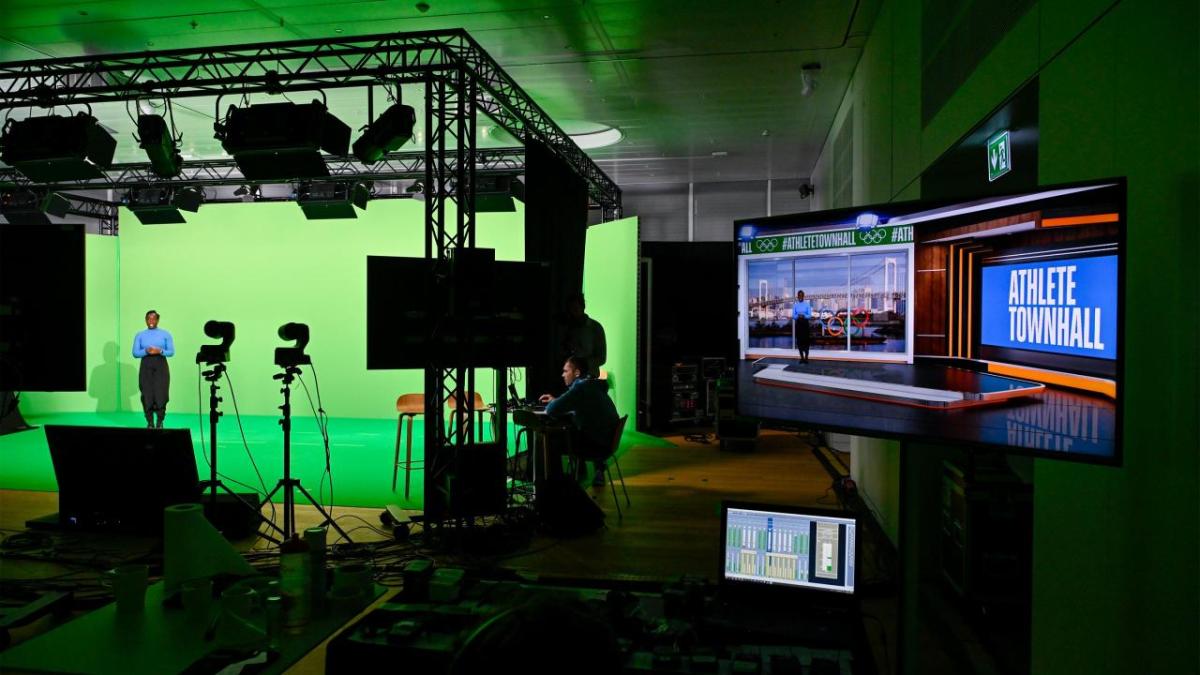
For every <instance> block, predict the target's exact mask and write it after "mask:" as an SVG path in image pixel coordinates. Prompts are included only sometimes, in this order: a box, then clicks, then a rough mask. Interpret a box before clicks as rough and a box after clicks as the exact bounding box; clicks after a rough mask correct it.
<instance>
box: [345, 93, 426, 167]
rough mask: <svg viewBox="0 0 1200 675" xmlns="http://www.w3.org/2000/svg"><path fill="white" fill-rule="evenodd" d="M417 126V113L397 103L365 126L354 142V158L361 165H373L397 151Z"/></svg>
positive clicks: (409, 107) (410, 136)
mask: <svg viewBox="0 0 1200 675" xmlns="http://www.w3.org/2000/svg"><path fill="white" fill-rule="evenodd" d="M416 124H417V111H416V110H413V107H412V106H410V105H404V104H403V103H397V104H395V105H393V106H392V107H390V108H388V109H387V110H385V111H383V114H382V115H380V116H379V117H378V118H376V119H375V121H374V122H371V123H370V124H368V125H367V128H366V131H364V132H363V135H362V136H360V137H359V138H358V140H357V141H354V156H355V157H357V158H358V161H360V162H362V163H363V164H374V163H375V162H378V161H379V160H381V159H383V156H384V155H386V154H387V153H389V152H393V151H395V150H398V149H399V148H400V146H402V145H404V144H405V143H407V142H408V141H409V139H411V138H412V135H413V127H415V126H416Z"/></svg>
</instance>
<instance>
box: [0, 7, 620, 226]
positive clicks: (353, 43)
mask: <svg viewBox="0 0 1200 675" xmlns="http://www.w3.org/2000/svg"><path fill="white" fill-rule="evenodd" d="M456 72H465V73H466V77H467V79H468V80H469V81H471V82H472V83H473V93H472V97H473V98H474V100H475V108H476V109H477V110H478V111H480V112H482V113H483V114H485V115H488V116H489V117H491V118H492V119H494V120H495V121H496V123H497V124H499V125H500V126H501V127H503V128H504V129H505V130H506V131H508V132H509V133H511V134H513V136H514V137H516V138H519V139H521V140H523V141H528V140H536V141H538V142H540V143H542V144H544V145H546V146H547V147H549V148H550V149H551V150H552V151H554V152H555V153H556V154H558V155H559V156H560V157H562V158H563V159H564V160H565V161H567V162H568V163H569V164H570V166H572V167H573V168H574V170H575V171H576V172H578V173H579V174H580V175H581V176H582V177H583V178H584V179H585V180H586V181H587V184H588V190H589V193H590V195H591V199H592V201H593V202H594V203H595V204H596V205H597V206H599V207H600V208H601V209H602V210H603V212H604V218H605V220H608V219H610V218H616V217H619V216H620V211H621V190H620V188H618V187H617V185H616V184H615V183H613V182H612V180H611V179H610V178H608V176H607V175H605V174H604V172H603V171H601V170H600V168H599V167H598V166H596V164H595V163H594V162H593V161H592V160H591V158H590V157H588V156H587V154H586V153H584V152H583V151H582V150H581V149H580V148H579V146H577V145H576V144H575V142H574V141H573V140H571V138H570V137H569V136H568V135H567V134H566V133H565V132H564V131H563V130H562V129H561V128H560V127H559V126H558V125H557V124H556V123H555V122H554V121H553V120H552V119H550V117H549V115H547V114H546V112H545V111H544V110H542V108H541V107H540V106H538V105H537V103H535V102H534V101H533V99H532V98H530V97H529V95H528V94H526V93H525V91H524V90H523V89H521V87H520V86H518V85H517V84H516V82H515V81H514V80H513V79H512V78H511V77H510V76H509V75H508V74H507V73H505V72H504V70H503V69H502V68H501V67H500V66H499V64H498V63H496V61H495V60H494V59H493V58H492V57H491V56H490V55H489V54H487V52H485V51H484V50H483V49H482V48H481V47H480V46H479V44H478V43H477V42H475V40H474V39H473V38H472V37H471V36H470V35H468V34H467V33H466V31H463V30H445V31H429V32H421V33H393V34H386V35H370V36H363V37H356V38H338V39H312V40H296V41H291V42H276V43H265V44H250V45H237V46H231V47H218V48H198V49H178V50H166V51H153V52H135V53H125V54H112V55H97V56H83V57H68V58H57V59H39V60H34V61H18V62H11V63H0V109H8V108H18V107H26V106H32V105H38V106H42V107H50V106H54V105H64V104H91V103H98V102H105V101H131V100H137V99H140V98H166V99H174V98H187V97H195V96H214V95H216V96H219V95H230V94H253V93H260V92H267V93H282V92H291V91H305V90H309V91H311V90H315V89H334V88H342V87H368V86H371V85H373V84H378V83H379V82H381V81H382V82H423V81H426V80H427V79H429V78H430V77H431V76H439V77H451V78H453V77H457V76H456V75H454V73H456Z"/></svg>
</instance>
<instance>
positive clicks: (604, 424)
mask: <svg viewBox="0 0 1200 675" xmlns="http://www.w3.org/2000/svg"><path fill="white" fill-rule="evenodd" d="M590 369H591V366H590V365H589V364H588V361H587V359H586V358H584V357H582V356H569V357H567V360H566V362H565V363H563V371H562V378H563V383H564V384H566V385H567V391H566V392H564V393H563V394H562V395H561V396H557V397H555V396H551V395H550V394H543V395H542V397H541V398H540V399H538V400H539V401H541V402H542V403H545V404H546V414H547V415H550V416H551V417H559V418H564V419H569V420H570V421H571V445H572V447H573V448H574V450H575V453H576V454H582V455H607V454H608V451H609V450H610V449H611V448H612V442H613V432H614V431H615V429H616V427H617V421H618V416H617V406H615V405H613V402H612V399H611V398H609V397H608V383H606V382H604V381H603V380H598V379H596V378H594V377H592V374H591V370H590ZM560 452H561V450H560ZM595 465H596V475H595V477H594V479H593V481H592V485H595V486H601V487H602V486H603V485H604V473H603V468H604V467H603V463H602V462H595ZM580 466H582V464H581V465H580Z"/></svg>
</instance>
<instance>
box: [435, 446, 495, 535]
mask: <svg viewBox="0 0 1200 675" xmlns="http://www.w3.org/2000/svg"><path fill="white" fill-rule="evenodd" d="M506 454H507V453H506V452H505V449H504V448H503V447H501V446H500V444H499V443H479V444H476V445H467V446H461V447H452V446H447V447H444V448H442V449H441V450H440V451H439V452H438V453H437V454H436V456H434V457H432V458H429V457H427V458H426V460H425V461H426V465H425V466H426V477H427V478H426V483H425V484H426V492H425V517H426V519H428V520H440V519H443V518H470V517H474V516H485V515H490V514H495V513H503V512H504V510H505V508H506V507H507V503H508V490H507V481H506V480H505V475H504V469H505V455H506ZM430 476H436V480H435V481H434V482H433V486H432V488H433V489H430V481H429V477H430Z"/></svg>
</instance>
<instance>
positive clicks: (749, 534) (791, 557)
mask: <svg viewBox="0 0 1200 675" xmlns="http://www.w3.org/2000/svg"><path fill="white" fill-rule="evenodd" d="M854 535H855V533H854V520H853V519H850V518H836V517H831V516H820V515H805V514H796V513H778V512H770V511H755V510H750V509H737V508H730V509H729V510H728V511H727V516H726V522H725V564H724V574H725V578H726V579H735V580H742V581H756V582H761V583H775V584H785V585H790V586H802V587H807V588H816V589H820V590H828V591H839V592H843V593H852V592H853V591H854Z"/></svg>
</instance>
